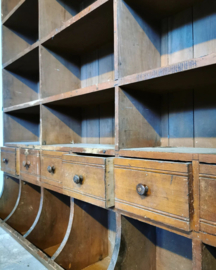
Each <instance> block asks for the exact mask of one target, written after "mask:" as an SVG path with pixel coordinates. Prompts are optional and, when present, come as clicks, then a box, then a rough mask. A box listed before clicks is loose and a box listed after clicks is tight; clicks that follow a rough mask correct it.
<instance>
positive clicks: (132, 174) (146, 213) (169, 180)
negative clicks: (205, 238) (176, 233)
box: [114, 158, 193, 231]
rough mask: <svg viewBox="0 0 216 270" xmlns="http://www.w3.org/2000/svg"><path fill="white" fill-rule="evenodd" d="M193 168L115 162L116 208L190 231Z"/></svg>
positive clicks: (120, 160) (162, 163) (139, 161)
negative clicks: (191, 171)
mask: <svg viewBox="0 0 216 270" xmlns="http://www.w3.org/2000/svg"><path fill="white" fill-rule="evenodd" d="M190 167H191V165H190V163H178V162H164V161H152V160H139V159H136V160H134V159H123V158H116V159H115V160H114V177H115V197H116V201H115V206H116V208H118V209H121V210H123V211H125V212H130V213H133V214H135V215H137V216H141V217H142V218H144V219H149V220H153V221H155V222H160V223H164V224H167V225H170V226H172V227H176V228H179V229H181V230H185V231H190V229H191V228H190V213H192V211H193V209H192V190H190V184H191V183H190V181H191V180H192V179H191V173H190V170H191V168H190Z"/></svg>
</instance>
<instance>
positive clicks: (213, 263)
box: [202, 244, 216, 270]
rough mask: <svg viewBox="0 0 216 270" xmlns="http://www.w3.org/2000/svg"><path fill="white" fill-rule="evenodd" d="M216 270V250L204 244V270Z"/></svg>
mask: <svg viewBox="0 0 216 270" xmlns="http://www.w3.org/2000/svg"><path fill="white" fill-rule="evenodd" d="M214 269H216V248H215V247H213V246H209V245H205V244H203V250H202V270H214Z"/></svg>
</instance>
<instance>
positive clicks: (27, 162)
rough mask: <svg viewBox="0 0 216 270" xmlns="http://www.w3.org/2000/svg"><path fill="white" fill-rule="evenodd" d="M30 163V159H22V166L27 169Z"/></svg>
mask: <svg viewBox="0 0 216 270" xmlns="http://www.w3.org/2000/svg"><path fill="white" fill-rule="evenodd" d="M30 165H31V162H30V161H25V160H24V161H23V167H26V169H28V168H29V167H30Z"/></svg>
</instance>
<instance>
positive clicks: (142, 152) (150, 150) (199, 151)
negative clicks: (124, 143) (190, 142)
mask: <svg viewBox="0 0 216 270" xmlns="http://www.w3.org/2000/svg"><path fill="white" fill-rule="evenodd" d="M119 155H120V156H122V157H135V158H148V159H163V160H180V161H191V160H193V159H194V158H195V159H196V158H197V159H198V158H199V156H200V159H203V156H204V155H208V156H212V158H214V159H215V160H216V149H214V148H192V147H146V148H129V149H121V150H120V151H119Z"/></svg>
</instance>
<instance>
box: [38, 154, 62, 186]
mask: <svg viewBox="0 0 216 270" xmlns="http://www.w3.org/2000/svg"><path fill="white" fill-rule="evenodd" d="M64 154H65V152H56V151H45V150H42V151H41V183H45V184H49V185H51V186H56V187H61V186H62V156H63V155H64Z"/></svg>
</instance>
